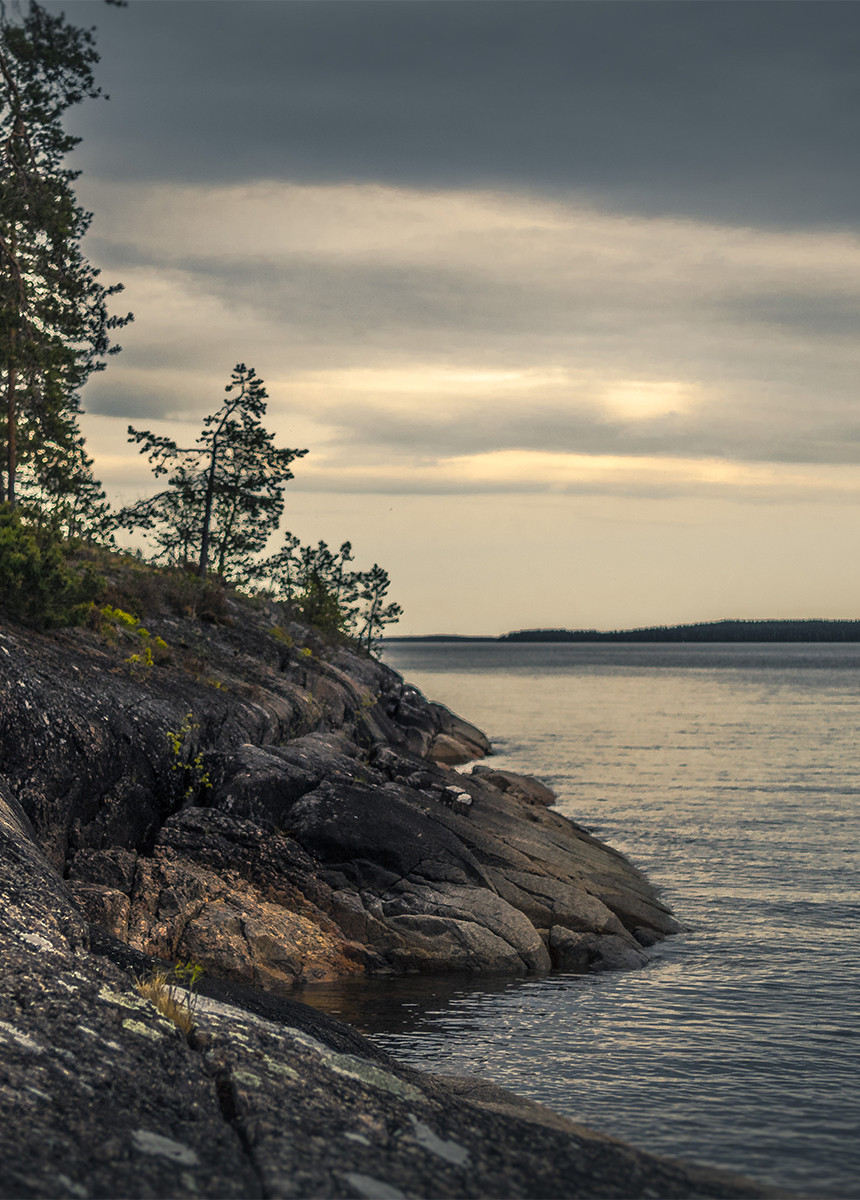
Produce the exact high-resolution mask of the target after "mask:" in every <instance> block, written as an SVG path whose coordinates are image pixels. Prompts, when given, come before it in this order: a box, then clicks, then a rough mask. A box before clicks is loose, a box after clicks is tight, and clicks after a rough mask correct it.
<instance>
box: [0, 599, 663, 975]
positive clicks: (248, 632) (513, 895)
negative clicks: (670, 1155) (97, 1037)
mask: <svg viewBox="0 0 860 1200" xmlns="http://www.w3.org/2000/svg"><path fill="white" fill-rule="evenodd" d="M237 615H238V616H239V618H240V619H238V620H237V621H236V623H235V624H234V626H232V627H214V628H211V629H209V630H207V631H205V632H204V631H202V629H201V627H200V626H199V625H194V624H193V623H192V624H190V625H189V624H188V623H183V622H182V621H176V620H170V621H165V622H163V624H162V625H161V626H159V627H157V631H158V632H160V633H161V634H162V636H164V637H165V638H166V640H168V642H170V641H171V640H173V642H174V643H176V642H177V641H179V642H180V643H186V644H188V645H189V646H192V647H193V658H192V659H191V661H190V663H189V661H187V660H183V659H182V658H181V656H180V655H178V654H177V657H176V661H175V662H173V663H169V664H167V665H164V666H157V667H155V668H153V670H152V671H151V672H150V673H149V674H148V675H147V676H146V677H144V678H141V677H132V676H131V675H129V673H128V671H127V669H126V668H125V667H124V664H123V660H122V657H121V653H122V652H121V651H115V650H112V649H111V648H110V647H107V646H105V645H103V644H101V643H99V642H98V639H97V638H96V637H95V635H93V634H89V633H85V632H80V631H78V632H75V633H68V634H65V635H61V636H60V635H58V636H56V637H53V638H50V637H39V636H38V635H35V634H31V633H25V632H22V631H10V632H9V633H8V634H6V635H4V638H3V640H2V642H0V649H2V653H0V699H2V702H3V706H2V708H0V753H1V754H2V759H0V778H3V779H5V780H6V781H7V783H8V784H9V786H10V788H11V789H12V791H13V792H14V794H15V795H16V796H17V797H18V799H19V800H20V801H21V802H22V803H23V805H24V807H25V808H26V810H27V812H28V814H29V816H30V818H31V819H32V820H33V822H34V824H35V827H36V830H37V834H38V838H39V840H40V842H41V844H42V845H43V846H44V848H45V849H46V851H47V852H48V853H49V855H50V856H51V858H52V861H53V862H54V863H55V864H56V865H57V866H58V867H60V868H61V869H63V870H64V871H65V872H67V873H68V876H69V880H70V883H71V884H72V886H73V888H74V890H75V895H76V896H77V897H78V900H79V903H80V905H81V907H82V909H83V910H84V911H85V912H86V914H87V917H88V919H90V920H91V921H95V922H97V923H99V924H100V925H102V926H103V927H104V928H105V929H107V930H109V931H111V932H113V933H114V934H116V935H117V936H119V937H124V938H127V939H128V940H129V942H130V944H132V945H133V946H136V947H138V948H140V949H144V950H146V951H147V952H148V953H152V954H160V955H166V956H168V957H170V956H175V955H181V956H185V957H187V956H197V957H199V958H200V961H201V962H202V963H203V965H204V966H206V967H207V969H209V970H210V971H217V972H219V973H220V974H222V975H223V976H224V977H225V978H230V979H232V980H244V981H250V982H256V983H258V984H262V983H264V982H265V984H266V986H269V987H272V988H276V989H277V990H279V991H283V990H284V989H285V988H288V987H292V986H298V985H300V984H302V983H304V982H309V981H311V980H315V979H324V978H329V977H330V976H331V975H332V973H334V972H344V973H350V972H354V971H356V970H364V969H367V970H376V969H384V970H392V969H393V970H401V971H402V970H422V969H432V970H464V969H465V970H474V971H483V970H493V971H510V972H514V973H521V972H523V971H541V970H546V969H548V968H549V965H550V957H549V955H548V952H547V949H546V947H547V946H548V945H549V942H550V929H551V928H553V927H559V928H560V929H568V930H570V931H571V932H574V933H592V934H594V936H595V937H596V938H598V939H600V938H607V939H619V938H620V939H621V941H622V942H624V943H625V945H626V946H627V947H629V949H630V950H631V951H632V952H635V953H631V954H628V955H626V956H622V955H620V954H618V953H614V952H613V953H611V954H610V953H609V951H610V950H612V949H613V947H614V946H615V942H614V941H611V940H610V941H608V942H607V955H606V956H605V959H602V958H601V956H600V955H599V954H597V953H596V951H595V953H594V954H592V955H591V958H590V960H589V961H590V962H592V963H593V964H594V967H595V969H598V967H599V966H600V964H601V963H603V962H604V961H606V962H614V963H617V964H618V965H621V964H622V963H623V962H626V963H627V964H628V965H629V964H630V963H632V962H633V961H634V960H636V961H639V960H640V958H641V955H640V953H639V952H640V949H641V947H642V946H644V945H647V944H649V942H650V941H652V940H654V939H656V938H658V937H661V936H664V935H665V934H666V933H669V932H671V931H672V930H674V929H676V928H677V926H676V925H675V923H674V922H673V920H672V918H671V916H670V915H669V914H668V913H667V911H666V910H665V908H664V907H663V906H662V905H661V904H660V903H659V901H658V899H657V897H656V895H655V894H654V891H653V889H652V888H651V887H650V885H649V884H648V883H647V881H646V880H644V879H643V878H642V877H641V875H639V874H638V872H636V871H635V870H634V869H633V868H632V867H631V866H630V864H629V863H627V862H626V860H624V859H623V858H622V857H621V856H620V855H618V854H616V853H615V852H614V851H612V850H611V849H610V848H608V847H606V846H603V845H602V844H601V843H600V842H598V841H597V840H596V839H594V838H592V837H590V836H589V835H588V834H587V833H586V832H585V831H584V830H581V829H579V828H577V827H576V826H575V825H573V824H572V823H571V822H570V821H567V820H566V819H564V818H563V817H561V816H559V815H558V814H555V813H550V812H547V810H546V804H547V803H548V802H549V800H550V799H551V796H552V794H551V792H550V791H549V789H546V788H544V786H543V785H542V784H540V783H539V782H538V781H536V780H533V779H531V778H529V777H526V776H519V775H515V774H513V773H511V772H499V771H493V770H491V769H489V768H486V767H478V768H476V769H475V770H474V771H473V774H472V775H462V774H458V773H456V772H452V771H450V770H449V769H447V768H446V767H445V766H443V765H439V764H437V763H435V762H433V761H432V759H433V756H434V754H435V756H436V757H439V756H440V754H441V751H440V747H444V746H446V745H448V744H449V743H448V742H446V741H445V739H449V741H450V746H451V747H453V748H452V750H451V757H452V758H454V759H457V758H459V757H460V756H462V755H464V754H465V755H470V756H475V755H480V754H484V753H486V752H487V751H488V750H489V748H490V747H489V742H487V739H486V738H485V737H484V735H483V734H481V733H480V731H478V730H476V729H475V728H474V726H471V725H469V724H468V722H466V721H463V720H462V718H460V717H457V716H455V715H454V714H452V713H448V712H447V710H445V709H444V708H442V707H441V706H440V705H436V704H429V703H428V702H427V701H426V700H425V699H424V697H423V696H422V695H421V693H420V692H418V691H417V689H415V688H413V687H411V686H409V685H408V684H405V683H404V682H403V681H402V680H401V679H400V677H399V676H397V675H396V674H395V673H394V672H393V671H390V670H389V669H388V668H386V667H384V666H383V665H381V664H379V663H376V662H373V661H372V660H370V659H366V658H359V657H356V656H355V655H350V654H349V653H348V652H346V651H344V650H342V651H339V652H338V653H337V654H336V655H334V656H333V659H332V661H326V660H325V658H324V657H323V654H324V648H323V647H322V646H321V644H319V643H318V642H317V641H316V640H314V638H313V637H311V636H308V637H307V638H306V641H307V644H306V645H304V646H302V645H301V644H299V645H298V647H296V646H294V647H292V648H289V647H288V646H286V645H285V644H284V643H283V641H281V642H279V641H278V640H277V639H275V638H273V637H270V636H269V635H267V633H266V625H267V622H268V621H269V620H270V619H271V618H270V617H269V616H267V615H265V614H264V615H262V616H259V617H258V616H257V615H256V614H255V613H254V612H253V611H252V610H248V611H247V612H242V613H241V614H237ZM153 628H154V629H156V626H155V625H153ZM294 636H295V637H296V639H297V640H298V639H299V638H300V637H301V636H302V634H301V632H300V627H295V631H294ZM306 651H309V653H307V652H306ZM189 653H190V651H189ZM201 661H205V664H206V666H205V674H204V673H203V672H202V671H201V670H200V669H199V667H198V666H197V665H196V664H199V663H200V662H201ZM216 684H217V687H216V686H215V685H216ZM434 747H435V748H436V750H435V751H434V749H433V748H434ZM416 750H418V751H420V753H416ZM463 889H465V891H464V890H463ZM427 897H432V901H428V899H427ZM433 903H438V904H439V905H440V907H439V909H438V911H433V910H432V904H433ZM428 905H431V907H428ZM502 926H504V930H505V932H500V931H501V929H502ZM634 930H635V931H636V932H635V936H634V933H633V931H634ZM357 943H360V945H357ZM558 957H559V956H558V954H556V958H558ZM580 957H581V956H580ZM578 961H579V960H578Z"/></svg>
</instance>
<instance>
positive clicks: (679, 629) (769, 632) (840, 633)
mask: <svg viewBox="0 0 860 1200" xmlns="http://www.w3.org/2000/svg"><path fill="white" fill-rule="evenodd" d="M385 640H386V641H387V642H860V621H819V620H805V621H703V622H700V623H698V624H695V625H649V626H647V627H646V628H644V629H614V630H608V631H607V630H600V629H519V630H516V631H515V632H513V633H503V634H501V635H500V636H499V637H460V636H455V635H450V636H449V635H446V634H430V635H428V636H424V637H391V638H386V639H385Z"/></svg>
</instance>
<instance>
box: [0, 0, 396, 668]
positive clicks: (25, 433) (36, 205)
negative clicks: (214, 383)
mask: <svg viewBox="0 0 860 1200" xmlns="http://www.w3.org/2000/svg"><path fill="white" fill-rule="evenodd" d="M97 62H98V53H97V52H96V49H95V45H94V40H93V34H92V31H90V30H86V29H78V28H76V27H75V26H74V25H72V24H70V23H69V22H68V21H67V20H66V18H65V16H63V15H60V16H53V15H51V14H50V13H48V12H47V11H46V10H45V9H44V8H43V7H42V5H40V4H39V3H37V2H36V0H30V4H29V5H28V7H27V8H26V9H25V10H24V11H23V12H22V11H21V10H19V8H18V6H15V7H14V8H12V7H9V8H7V7H6V5H5V4H4V3H3V2H2V0H0V268H2V270H0V388H2V393H0V394H2V397H3V400H2V401H1V402H0V403H2V404H3V414H2V417H0V450H2V459H0V612H2V613H5V614H6V615H7V616H9V617H11V618H12V619H13V620H16V621H20V622H22V623H24V624H28V625H31V626H34V627H37V628H50V627H55V626H60V625H69V624H78V623H80V622H81V621H82V620H84V619H85V617H86V615H87V612H88V611H89V606H90V605H93V604H98V603H104V601H105V599H106V598H107V599H108V600H110V595H109V594H108V593H109V588H107V584H106V582H105V579H103V578H102V579H100V578H99V576H98V574H97V573H96V572H95V571H94V570H93V566H92V559H93V557H94V553H93V551H94V548H95V547H102V548H103V549H110V548H112V547H116V534H117V531H118V530H120V529H129V530H140V531H142V532H143V534H144V536H146V535H151V537H152V540H153V541H154V547H153V548H152V550H151V561H152V566H153V568H155V567H156V566H158V567H166V568H169V569H172V571H173V582H172V583H171V584H170V585H169V587H170V588H172V589H173V590H177V591H178V592H181V593H184V594H185V597H186V598H187V600H188V604H187V605H186V606H185V607H186V609H187V610H192V611H194V612H196V613H199V614H200V615H204V614H205V613H207V612H208V613H209V615H210V617H211V618H212V619H217V615H216V613H217V608H218V605H217V602H216V600H215V597H216V596H217V593H218V587H219V586H221V587H223V586H226V585H228V584H233V585H235V586H242V587H245V588H246V589H247V588H252V589H255V590H257V591H262V592H263V593H265V594H266V595H269V596H271V597H272V598H274V599H280V600H283V601H284V603H285V604H286V606H287V610H288V613H289V614H290V615H294V616H296V617H298V618H300V619H302V620H304V621H306V622H308V623H310V624H311V625H313V626H315V627H316V628H317V629H319V630H320V631H321V632H322V633H324V634H325V635H326V636H327V637H329V638H349V639H352V640H353V641H355V642H357V643H358V645H359V646H362V647H364V648H365V649H366V650H368V651H370V649H371V647H372V645H373V642H374V639H375V638H376V637H378V636H379V635H380V634H381V633H382V631H383V629H384V628H385V627H386V626H387V625H389V624H391V623H392V622H395V621H396V620H397V619H398V617H399V615H400V612H401V609H400V606H399V605H398V604H395V603H393V602H391V601H390V600H388V596H387V593H388V589H389V587H390V581H389V578H388V574H387V572H386V571H385V570H384V569H383V568H382V567H380V566H379V564H377V563H374V564H373V566H372V567H371V568H370V569H369V570H366V571H354V570H348V569H347V563H351V562H352V558H353V556H352V545H351V543H350V542H344V543H343V545H342V546H341V547H340V549H339V550H338V551H337V552H333V551H331V550H330V549H329V548H328V546H327V545H326V544H325V542H323V541H320V542H319V543H318V544H317V545H316V546H302V545H301V543H300V542H299V539H298V538H296V537H294V535H293V534H291V533H287V534H286V535H285V537H284V541H283V544H282V547H281V549H280V550H279V551H277V552H276V553H274V554H272V555H270V556H269V557H261V556H262V555H263V554H264V552H265V550H266V547H267V544H268V542H269V540H270V538H271V536H272V535H273V534H274V533H275V531H276V530H277V528H278V524H279V522H280V519H281V516H282V513H283V508H284V498H283V489H284V485H285V483H286V482H287V481H288V480H290V479H291V478H292V477H293V475H292V471H291V469H290V467H291V464H292V462H293V461H294V460H295V459H297V458H300V457H302V456H303V455H304V454H306V453H307V451H306V450H299V449H280V448H278V447H276V446H275V442H274V434H273V433H271V432H270V431H269V430H267V429H266V428H265V426H264V425H263V420H262V418H263V416H264V415H265V412H266V403H265V402H266V399H267V396H266V391H265V389H264V387H263V381H262V380H261V379H260V378H259V377H258V376H257V375H256V372H255V371H254V369H253V367H246V366H245V365H244V363H239V364H238V365H237V366H236V368H235V370H234V371H233V375H232V378H231V381H230V383H229V384H228V385H227V387H226V388H225V398H224V399H223V401H222V402H221V404H220V406H219V407H218V408H217V409H216V411H215V412H213V413H211V414H210V415H208V416H207V417H205V418H204V420H203V429H202V432H201V434H200V436H199V437H198V439H197V443H196V444H195V445H194V446H191V447H181V446H179V445H178V444H177V443H176V442H175V441H174V440H173V439H172V438H170V437H168V436H165V435H162V434H156V433H153V432H151V431H149V430H136V429H134V428H133V427H132V426H129V434H130V438H129V440H130V441H134V442H137V443H139V444H140V447H141V452H142V453H144V454H146V455H148V457H149V459H150V462H151V464H152V467H153V471H154V473H155V475H156V477H158V476H161V475H167V476H168V478H167V487H166V488H165V489H163V490H162V491H161V492H159V493H157V494H156V495H155V496H151V497H148V498H145V499H142V500H140V501H138V502H137V503H136V504H132V505H129V506H127V507H126V508H124V509H123V510H122V511H121V512H119V513H113V512H112V511H111V509H110V505H109V504H108V502H107V499H106V496H105V493H104V491H103V489H102V487H101V485H100V483H99V482H98V480H97V479H96V478H95V476H94V474H93V462H92V459H91V458H89V456H88V455H87V453H86V450H85V442H84V438H83V436H82V434H81V432H80V428H79V425H78V417H79V415H80V413H81V411H82V410H81V400H80V391H81V388H82V387H83V385H84V384H85V383H86V381H87V379H88V378H89V376H90V375H91V374H92V373H93V372H94V371H100V370H102V369H104V366H105V362H106V358H107V356H109V355H111V354H115V353H117V351H118V350H119V347H118V346H114V345H111V342H110V335H111V332H112V331H113V330H114V329H116V328H119V327H120V326H122V325H125V324H126V323H127V322H129V321H131V320H132V315H131V314H130V313H129V314H127V315H126V316H122V317H120V316H111V315H110V313H109V311H108V306H109V300H110V298H111V297H112V296H113V295H115V294H116V293H117V292H119V291H121V290H122V285H121V284H116V285H114V286H112V287H105V286H104V285H103V284H101V283H100V282H99V272H98V270H97V269H96V268H95V267H93V266H91V265H90V263H89V262H88V261H87V260H86V258H85V257H84V255H83V252H82V249H81V242H82V239H83V237H84V235H85V233H86V232H87V229H88V228H89V224H90V221H91V214H90V213H87V212H85V211H84V210H83V209H82V208H81V206H80V205H79V204H78V202H77V198H76V196H75V192H74V188H73V186H72V185H73V183H74V180H75V179H76V178H77V176H78V172H76V171H73V170H70V169H69V168H68V167H67V166H66V156H67V154H68V153H69V152H70V151H71V150H72V149H73V148H74V147H75V146H76V145H77V143H78V141H79V140H80V139H79V138H76V137H73V136H71V135H70V134H68V133H67V132H66V131H65V130H64V128H63V124H62V118H63V116H64V114H65V113H66V111H67V110H68V109H69V108H70V107H72V106H74V105H76V104H78V103H80V102H81V101H82V100H84V99H86V98H94V97H97V96H100V95H101V94H102V93H101V89H100V88H98V87H97V86H96V83H95V78H94V75H93V68H94V66H95V64H96V63H97ZM4 418H5V419H4ZM86 548H89V553H88V554H85V553H83V552H84V550H85V549H86ZM95 557H97V556H95ZM141 558H143V556H142V554H141ZM189 573H193V574H195V575H196V576H198V578H199V586H192V585H191V583H190V582H189V581H188V579H187V576H188V574H189ZM209 574H214V575H216V576H217V577H218V579H219V580H220V585H219V584H218V583H217V582H216V585H215V587H214V589H213V588H212V587H207V586H205V585H206V582H207V576H208V575H209ZM151 578H155V576H154V575H151ZM165 586H167V585H165ZM144 590H145V589H144ZM135 615H136V616H139V615H141V614H140V612H136V613H135Z"/></svg>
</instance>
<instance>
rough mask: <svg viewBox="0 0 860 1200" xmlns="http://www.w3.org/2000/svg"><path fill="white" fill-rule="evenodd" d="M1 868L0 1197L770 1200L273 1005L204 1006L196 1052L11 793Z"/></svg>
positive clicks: (3, 819)
mask: <svg viewBox="0 0 860 1200" xmlns="http://www.w3.org/2000/svg"><path fill="white" fill-rule="evenodd" d="M0 862H2V870H0V947H2V972H0V1196H2V1197H6V1198H9V1200H19V1198H23V1197H51V1198H55V1197H74V1198H76V1200H84V1198H86V1197H116V1196H124V1197H172V1196H183V1197H185V1196H204V1197H212V1198H215V1197H243V1198H247V1197H309V1196H318V1197H333V1198H334V1197H359V1198H360V1197H372V1198H374V1200H383V1198H388V1200H394V1198H396V1197H449V1196H450V1197H473V1196H474V1197H500V1198H501V1197H540V1196H544V1197H545V1196H555V1197H579V1196H582V1197H603V1196H606V1197H630V1196H655V1195H656V1196H661V1197H689V1196H703V1197H704V1196H714V1197H718V1196H723V1197H753V1196H761V1195H764V1194H766V1193H765V1191H764V1190H763V1189H759V1188H756V1187H754V1186H753V1185H751V1184H747V1183H745V1182H743V1181H740V1180H734V1179H732V1178H729V1177H728V1176H722V1175H720V1174H718V1173H716V1172H710V1171H704V1170H699V1169H697V1168H692V1167H685V1166H682V1165H679V1164H675V1163H670V1162H667V1161H664V1160H660V1159H657V1158H653V1157H651V1156H649V1155H646V1154H642V1153H639V1152H637V1151H634V1150H631V1149H629V1148H628V1147H625V1146H623V1145H621V1144H619V1143H617V1142H614V1141H611V1140H609V1139H607V1138H603V1137H600V1136H598V1135H596V1134H593V1133H590V1132H589V1131H587V1130H584V1129H582V1128H580V1127H578V1126H576V1125H574V1124H573V1123H572V1122H570V1121H567V1120H566V1119H564V1118H562V1117H559V1116H557V1115H555V1114H554V1113H552V1112H550V1111H548V1110H546V1109H543V1108H541V1107H540V1106H538V1105H534V1104H531V1103H529V1102H527V1101H522V1100H519V1099H517V1098H516V1097H514V1096H512V1095H510V1094H509V1093H506V1092H504V1091H502V1090H501V1089H497V1088H494V1087H492V1086H491V1085H486V1084H480V1083H478V1082H476V1081H469V1080H445V1079H441V1078H434V1077H429V1076H421V1075H420V1074H418V1073H416V1072H413V1071H408V1070H405V1069H403V1068H401V1067H399V1066H397V1065H396V1064H395V1063H393V1062H391V1061H390V1060H389V1059H387V1058H386V1057H385V1056H384V1055H383V1054H381V1053H380V1051H378V1050H377V1049H376V1048H375V1047H373V1046H372V1045H371V1043H369V1042H366V1041H365V1040H364V1039H362V1038H360V1037H359V1035H357V1034H356V1033H354V1032H353V1031H351V1030H349V1029H347V1028H345V1027H343V1026H340V1025H338V1024H337V1023H335V1022H333V1021H331V1020H330V1019H328V1018H326V1017H323V1016H321V1015H320V1014H317V1013H313V1012H312V1011H311V1010H309V1009H306V1008H305V1007H304V1006H302V1005H299V1004H296V1003H294V1002H290V1001H280V1002H278V1001H276V1000H272V999H271V998H268V999H267V998H266V997H265V996H261V997H260V998H259V1001H260V1002H259V1004H258V1005H257V1007H259V1008H260V1010H261V1011H262V1013H263V1014H264V1015H258V1014H255V1013H253V1012H251V1011H249V1009H248V1008H237V1007H235V1006H234V1005H231V1004H225V1003H224V1002H223V1000H221V1001H219V1000H212V999H210V998H209V997H203V998H201V999H200V1001H199V1007H198V1012H197V1018H196V1020H197V1024H196V1028H195V1029H194V1030H193V1031H192V1033H191V1034H190V1036H189V1037H188V1038H186V1037H185V1036H183V1035H182V1034H180V1032H179V1031H178V1029H177V1027H176V1026H175V1025H174V1024H173V1023H172V1022H171V1021H169V1020H167V1019H166V1018H165V1017H163V1016H161V1015H160V1013H159V1012H158V1011H157V1010H156V1008H155V1007H154V1006H153V1004H151V1003H150V1002H148V1001H145V1000H144V999H142V997H141V996H140V995H139V994H138V992H137V990H136V987H135V984H134V977H133V972H134V971H135V970H137V971H138V972H145V971H146V970H147V968H148V966H149V964H148V963H147V962H146V961H145V960H144V958H143V956H142V955H140V953H139V952H135V951H134V950H132V949H130V948H129V947H127V946H126V945H125V944H124V943H122V942H119V941H116V940H115V939H113V938H112V937H111V936H110V935H108V934H105V933H102V932H99V931H98V930H92V931H91V930H90V929H89V928H88V926H87V923H86V922H85V920H84V919H83V918H82V915H81V913H80V911H79V909H78V908H77V907H76V905H75V903H74V901H73V899H72V896H71V892H70V890H69V888H68V886H67V885H66V884H65V883H64V882H63V881H62V880H61V879H60V878H59V876H58V875H57V873H56V872H55V870H54V869H53V868H52V866H51V864H50V863H49V862H48V860H47V859H46V857H45V856H44V854H43V853H42V852H41V850H40V849H39V848H38V847H37V845H36V843H35V840H34V837H33V831H32V829H31V827H30V825H29V822H28V820H27V818H26V816H25V814H24V813H23V811H22V809H21V808H20V806H19V805H18V804H17V802H16V801H15V800H14V798H13V797H12V796H11V795H10V794H9V793H8V791H7V790H6V789H5V788H2V787H0ZM122 862H123V860H120V863H122ZM215 990H216V992H217V991H218V988H217V987H216V988H215ZM221 995H222V997H223V996H226V997H227V998H229V999H232V1000H235V999H236V998H237V997H238V998H239V999H242V1000H244V999H246V993H244V992H243V990H242V989H241V988H240V987H238V986H237V987H233V988H232V989H231V988H230V985H223V986H222V988H221Z"/></svg>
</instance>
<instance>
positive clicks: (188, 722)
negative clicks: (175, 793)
mask: <svg viewBox="0 0 860 1200" xmlns="http://www.w3.org/2000/svg"><path fill="white" fill-rule="evenodd" d="M199 732H200V726H199V725H198V724H197V722H196V721H195V720H194V714H193V713H186V715H185V717H184V719H183V721H182V724H181V725H180V727H179V728H178V729H168V730H167V732H166V733H165V735H164V736H165V737H166V738H167V741H168V744H169V745H170V749H171V752H172V755H173V762H172V764H171V770H173V771H175V772H177V773H180V772H181V774H182V777H183V783H184V784H185V789H184V791H183V793H182V798H183V799H184V800H190V799H191V797H192V796H194V795H196V794H197V793H198V792H201V791H206V790H207V789H208V788H210V787H211V786H212V780H211V778H210V777H209V772H208V771H207V770H206V768H205V766H204V764H203V751H202V750H199V751H198V752H197V754H195V756H194V758H186V757H185V743H186V742H189V743H190V742H191V741H192V740H193V739H194V737H195V736H196V734H198V733H199ZM189 753H190V751H189Z"/></svg>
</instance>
